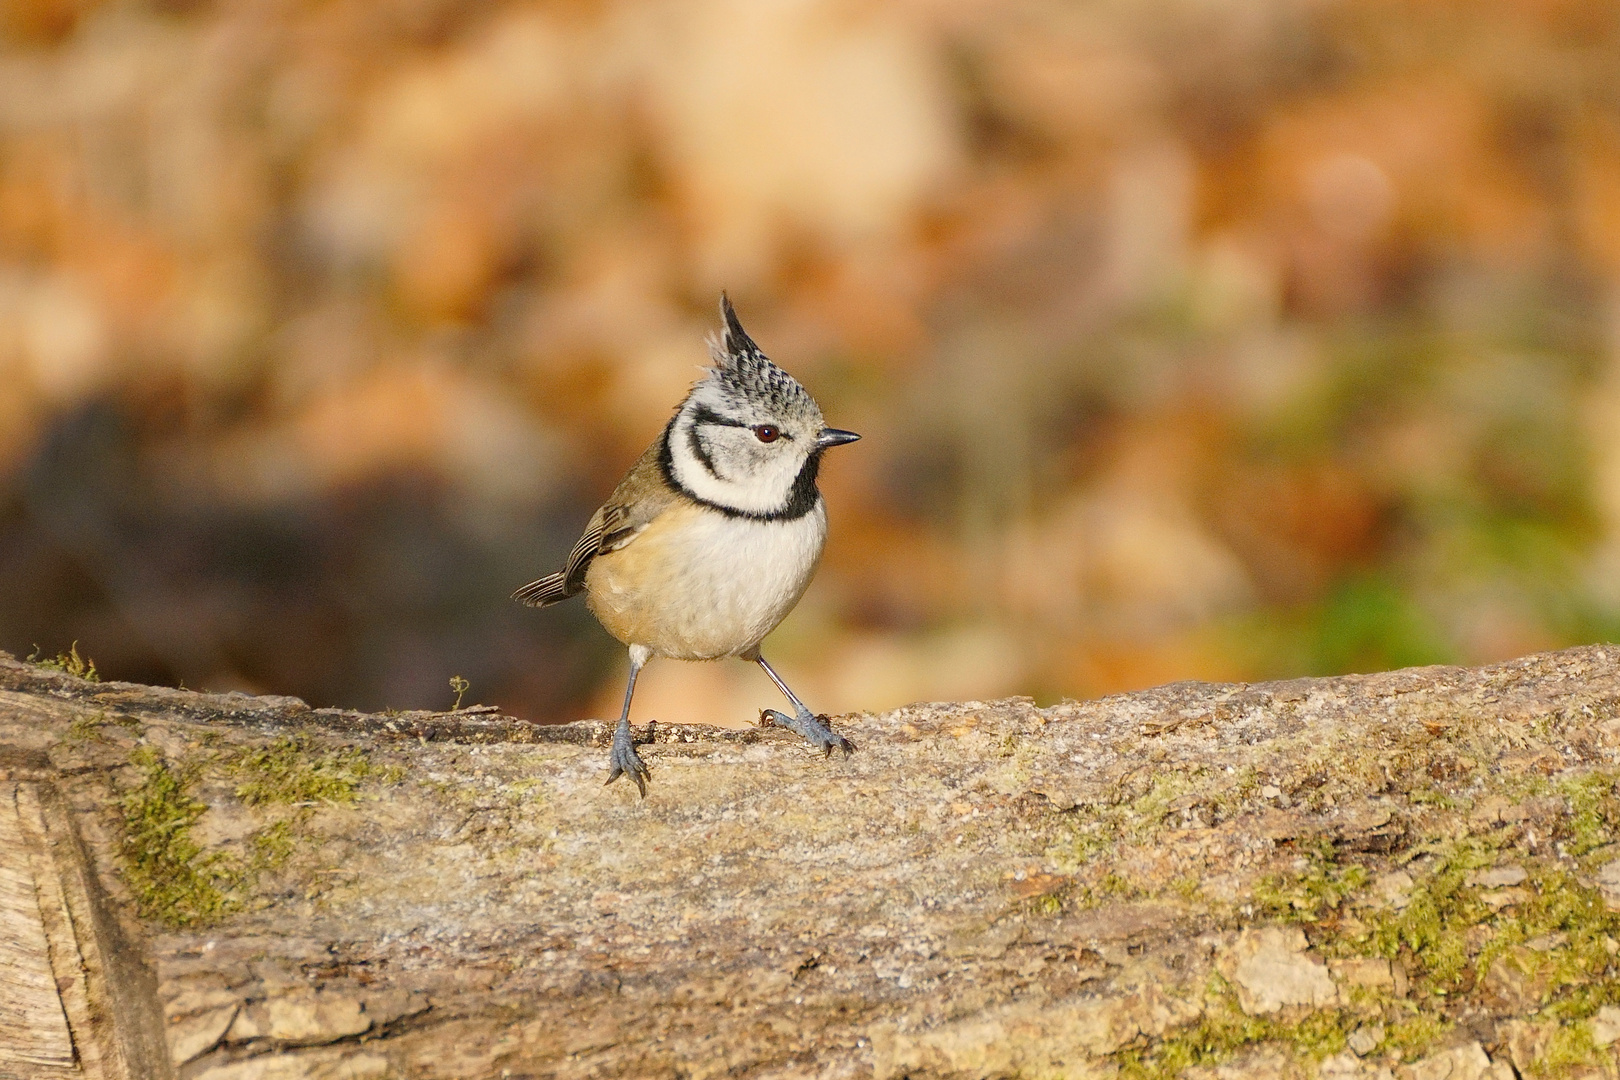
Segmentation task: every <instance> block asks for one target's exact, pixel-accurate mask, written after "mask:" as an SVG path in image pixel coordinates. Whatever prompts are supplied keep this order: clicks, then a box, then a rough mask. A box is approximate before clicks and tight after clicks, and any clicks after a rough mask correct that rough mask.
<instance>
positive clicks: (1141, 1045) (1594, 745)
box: [0, 646, 1620, 1080]
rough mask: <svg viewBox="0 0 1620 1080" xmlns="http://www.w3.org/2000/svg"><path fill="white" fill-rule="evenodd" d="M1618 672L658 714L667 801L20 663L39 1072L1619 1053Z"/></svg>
mask: <svg viewBox="0 0 1620 1080" xmlns="http://www.w3.org/2000/svg"><path fill="white" fill-rule="evenodd" d="M1617 660H1620V649H1617V648H1615V647H1611V646H1594V647H1589V648H1580V649H1571V650H1568V651H1564V652H1558V653H1549V654H1544V655H1538V656H1531V657H1527V658H1524V659H1522V660H1517V661H1513V662H1510V663H1505V664H1500V665H1497V666H1493V667H1487V668H1480V669H1460V668H1423V669H1413V670H1407V671H1398V672H1391V673H1387V674H1381V675H1368V676H1346V677H1342V678H1333V679H1315V680H1306V679H1301V680H1294V681H1290V682H1282V683H1270V684H1258V685H1210V684H1201V683H1178V684H1174V685H1171V686H1165V687H1160V688H1157V689H1153V690H1147V691H1143V692H1140V693H1133V694H1124V695H1119V696H1115V697H1109V698H1104V699H1101V700H1097V701H1087V702H1063V703H1061V704H1058V705H1055V706H1052V707H1050V708H1038V707H1036V705H1035V704H1034V703H1033V702H1031V701H1029V700H1027V699H1013V700H1007V701H996V702H958V703H945V704H925V705H913V706H908V707H906V708H902V709H896V710H894V711H892V712H887V713H882V714H859V715H852V716H845V717H837V718H834V721H833V722H834V726H835V727H836V728H837V730H839V731H840V732H842V733H845V734H847V735H848V736H849V737H850V738H852V739H853V740H854V742H855V743H856V744H857V745H858V746H859V747H860V749H859V751H858V752H857V753H855V754H854V755H853V756H852V757H850V758H848V759H844V758H842V757H834V758H830V759H828V758H822V757H819V756H816V755H813V754H810V753H808V752H807V751H806V750H805V748H804V747H803V745H802V743H801V742H800V741H799V740H798V739H797V737H796V736H793V735H791V734H789V733H786V732H782V731H779V730H775V729H769V728H760V729H754V730H748V731H732V730H723V729H709V728H699V727H680V726H665V725H657V726H656V728H655V731H654V732H653V733H652V735H651V738H652V741H651V742H650V744H648V745H645V746H643V748H642V750H641V753H642V756H643V757H644V758H645V759H646V760H647V762H648V764H649V766H650V767H651V769H652V774H653V780H652V785H651V788H650V790H649V794H648V796H647V798H646V799H645V800H641V799H639V798H637V796H636V792H635V789H634V787H633V786H631V785H630V784H628V783H618V784H614V785H612V786H607V787H604V786H603V780H604V779H605V776H606V764H605V762H606V747H607V744H608V736H609V734H610V731H609V728H608V727H607V726H606V725H603V724H600V723H595V722H590V723H581V724H571V725H565V726H557V727H541V726H535V725H531V724H528V723H525V722H523V721H521V720H518V719H515V718H511V717H505V716H500V715H499V714H497V713H494V712H493V711H490V710H464V711H462V712H456V713H431V714H430V713H405V714H397V715H366V714H361V713H355V712H347V711H341V710H324V709H311V708H309V707H308V706H307V705H305V704H304V703H303V702H300V701H297V700H295V699H290V698H273V697H250V696H245V695H239V694H223V695H222V694H207V693H194V692H190V691H181V690H169V689H163V688H155V687H143V686H135V685H130V684H121V683H97V682H87V681H85V680H83V679H80V678H76V677H74V676H72V675H69V674H65V673H63V672H59V671H52V670H47V669H44V668H41V667H37V666H34V665H30V664H25V663H21V662H18V661H16V660H14V659H12V658H10V657H8V656H6V655H5V654H0V1078H3V1077H11V1076H17V1077H23V1076H26V1077H30V1078H32V1077H55V1076H63V1077H66V1076H94V1077H102V1076H105V1077H133V1078H137V1080H139V1078H146V1077H171V1076H174V1077H179V1078H181V1080H192V1078H207V1080H254V1078H262V1080H280V1078H295V1077H311V1078H315V1077H331V1078H338V1077H348V1078H358V1077H384V1076H388V1077H406V1078H412V1080H416V1078H423V1080H426V1078H446V1080H450V1078H455V1080H466V1078H475V1077H526V1076H532V1077H539V1076H546V1077H551V1076H556V1077H586V1076H638V1077H640V1076H683V1077H709V1076H721V1075H726V1076H749V1077H767V1076H827V1077H843V1076H849V1077H871V1076H876V1077H881V1078H892V1077H902V1076H906V1077H924V1076H940V1077H945V1076H952V1077H956V1076H960V1077H979V1076H1009V1077H1010V1076H1032V1075H1040V1076H1047V1075H1054V1076H1059V1075H1060V1076H1093V1075H1096V1076H1108V1075H1120V1074H1123V1075H1127V1076H1138V1075H1144V1076H1146V1075H1175V1074H1176V1073H1177V1072H1186V1073H1187V1075H1207V1076H1214V1075H1216V1072H1215V1070H1218V1069H1221V1068H1226V1069H1229V1070H1231V1069H1235V1070H1237V1072H1236V1073H1235V1075H1276V1076H1285V1075H1302V1076H1303V1075H1333V1076H1339V1075H1342V1076H1352V1075H1367V1076H1376V1075H1389V1074H1391V1073H1394V1072H1400V1071H1404V1073H1405V1074H1406V1075H1411V1076H1418V1077H1422V1076H1434V1077H1440V1076H1452V1077H1460V1078H1466V1077H1483V1076H1495V1077H1502V1078H1508V1077H1511V1076H1512V1075H1513V1074H1512V1070H1511V1068H1510V1066H1509V1063H1510V1062H1511V1063H1512V1064H1513V1065H1516V1066H1517V1068H1518V1069H1519V1071H1520V1073H1522V1074H1525V1075H1540V1074H1546V1075H1552V1074H1553V1072H1555V1071H1557V1070H1559V1069H1562V1070H1564V1072H1565V1074H1567V1073H1568V1071H1569V1070H1571V1069H1574V1070H1577V1071H1579V1070H1581V1069H1587V1070H1599V1071H1601V1070H1611V1073H1610V1074H1612V1070H1613V1069H1614V1068H1615V1062H1614V1059H1613V1053H1614V1051H1613V1045H1612V1044H1613V1043H1614V1040H1615V1038H1616V1036H1620V1009H1617V1008H1615V1007H1616V1006H1620V981H1617V978H1620V969H1617V968H1616V966H1615V965H1614V963H1613V958H1614V956H1615V955H1616V953H1620V916H1617V915H1616V914H1615V913H1614V912H1613V911H1612V910H1611V907H1613V906H1617V905H1620V848H1616V847H1615V846H1614V841H1615V837H1614V835H1613V830H1614V828H1615V827H1616V826H1617V825H1620V796H1617V793H1616V789H1615V781H1616V779H1617V778H1620V774H1617V772H1616V760H1615V755H1616V747H1617V745H1620V718H1617V707H1616V703H1617V701H1620V675H1617V665H1616V662H1617ZM643 734H645V732H644V731H638V735H643ZM1188 1070H1190V1071H1188ZM1597 1074H1598V1073H1597V1072H1594V1073H1593V1075H1597ZM1228 1075H1231V1073H1228Z"/></svg>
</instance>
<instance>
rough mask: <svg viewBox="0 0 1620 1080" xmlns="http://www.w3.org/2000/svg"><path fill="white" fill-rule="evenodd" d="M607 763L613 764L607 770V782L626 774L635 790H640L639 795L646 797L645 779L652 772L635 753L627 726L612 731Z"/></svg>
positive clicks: (648, 777)
mask: <svg viewBox="0 0 1620 1080" xmlns="http://www.w3.org/2000/svg"><path fill="white" fill-rule="evenodd" d="M608 764H610V765H612V766H613V768H612V769H611V770H609V772H608V778H607V782H608V783H609V784H611V783H613V781H615V780H617V779H618V778H619V777H620V776H628V777H629V778H630V779H631V780H633V781H635V785H636V790H637V791H639V792H641V797H642V798H643V799H645V798H646V797H647V781H648V780H649V779H650V778H651V777H652V773H650V772H648V771H647V763H646V762H644V761H642V760H641V755H640V754H638V753H636V746H635V743H634V742H632V741H631V739H630V731H629V728H627V727H626V728H621V729H619V730H617V731H615V732H614V733H613V748H612V749H611V750H609V751H608Z"/></svg>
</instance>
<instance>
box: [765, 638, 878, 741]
mask: <svg viewBox="0 0 1620 1080" xmlns="http://www.w3.org/2000/svg"><path fill="white" fill-rule="evenodd" d="M752 659H753V661H754V663H756V664H758V665H759V666H760V667H762V668H764V669H765V674H767V675H769V676H770V677H771V682H773V683H775V684H776V688H777V689H778V690H780V691H782V693H783V694H784V695H786V697H787V699H788V700H789V701H791V702H793V711H794V713H795V715H793V716H788V715H787V714H786V713H783V712H778V711H777V710H775V709H766V710H764V711H763V712H762V713H761V714H760V716H761V718H762V719H763V718H764V717H766V716H769V717H770V718H771V719H772V720H774V721H775V722H776V723H778V724H781V725H782V726H783V727H785V728H787V729H788V730H790V731H797V732H798V733H799V734H800V735H803V736H804V737H805V738H806V739H808V740H810V745H811V746H814V747H815V748H816V749H817V750H820V751H822V752H823V753H824V754H827V755H829V756H831V754H832V752H833V750H835V749H837V750H842V751H843V752H844V756H845V757H848V756H849V755H850V754H851V753H853V752H854V750H855V744H854V743H852V742H850V741H849V740H848V739H846V738H844V737H843V736H842V735H840V734H838V733H837V732H836V731H834V730H833V729H832V728H830V727H828V726H827V724H826V721H824V720H822V719H821V717H819V716H817V715H816V714H815V713H813V712H811V711H810V710H809V709H807V708H805V706H804V702H802V701H800V700H799V696H798V695H797V694H795V693H794V692H793V691H792V690H789V689H788V684H787V683H785V682H783V681H782V676H780V675H778V674H777V673H776V672H775V671H774V670H772V668H771V665H769V664H767V663H766V662H765V658H764V657H763V656H760V655H758V654H755V655H754V656H753V657H752Z"/></svg>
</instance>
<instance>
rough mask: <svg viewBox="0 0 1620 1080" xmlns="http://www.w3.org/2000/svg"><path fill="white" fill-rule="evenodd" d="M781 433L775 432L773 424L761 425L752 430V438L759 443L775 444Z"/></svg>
mask: <svg viewBox="0 0 1620 1080" xmlns="http://www.w3.org/2000/svg"><path fill="white" fill-rule="evenodd" d="M781 434H782V433H781V432H780V431H778V430H776V425H775V424H761V425H759V426H758V427H757V428H755V429H754V438H756V439H758V440H759V441H760V442H775V441H776V439H777V436H779V435H781Z"/></svg>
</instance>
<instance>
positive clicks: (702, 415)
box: [692, 405, 754, 428]
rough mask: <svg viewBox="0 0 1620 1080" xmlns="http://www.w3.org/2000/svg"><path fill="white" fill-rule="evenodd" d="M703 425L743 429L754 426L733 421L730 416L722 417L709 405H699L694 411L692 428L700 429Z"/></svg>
mask: <svg viewBox="0 0 1620 1080" xmlns="http://www.w3.org/2000/svg"><path fill="white" fill-rule="evenodd" d="M702 424H715V425H718V426H720V427H741V428H745V427H753V426H754V425H752V424H745V423H743V422H742V421H741V420H733V419H732V418H731V417H729V416H721V415H720V414H719V413H717V412H715V411H714V410H713V409H711V408H709V407H708V406H707V405H699V406H698V407H697V408H696V409H693V410H692V426H693V427H698V426H700V425H702Z"/></svg>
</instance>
